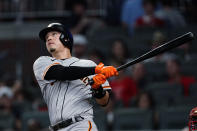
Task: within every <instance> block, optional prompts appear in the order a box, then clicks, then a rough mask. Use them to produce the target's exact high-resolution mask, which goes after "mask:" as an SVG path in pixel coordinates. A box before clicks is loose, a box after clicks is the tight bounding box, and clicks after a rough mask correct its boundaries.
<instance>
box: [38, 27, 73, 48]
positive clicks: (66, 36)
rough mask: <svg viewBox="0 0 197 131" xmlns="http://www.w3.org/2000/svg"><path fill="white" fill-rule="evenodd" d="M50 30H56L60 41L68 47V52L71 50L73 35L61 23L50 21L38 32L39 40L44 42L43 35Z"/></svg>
mask: <svg viewBox="0 0 197 131" xmlns="http://www.w3.org/2000/svg"><path fill="white" fill-rule="evenodd" d="M50 31H58V32H60V33H61V35H60V38H59V39H60V41H61V42H62V44H63V45H64V46H66V47H68V48H69V49H70V52H72V47H73V36H72V34H71V32H70V31H69V30H68V29H67V28H66V27H65V26H64V25H62V24H61V23H51V24H49V25H48V26H47V27H46V28H44V29H42V30H41V31H40V33H39V37H40V39H41V40H43V41H44V42H46V40H45V36H46V34H47V33H48V32H50Z"/></svg>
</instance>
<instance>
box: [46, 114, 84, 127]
mask: <svg viewBox="0 0 197 131" xmlns="http://www.w3.org/2000/svg"><path fill="white" fill-rule="evenodd" d="M73 119H74V120H73ZM73 119H72V118H70V119H67V120H65V121H62V122H60V123H58V124H56V125H54V126H50V128H51V129H53V131H57V130H59V129H62V128H65V127H67V126H69V125H71V124H73V123H75V122H79V121H82V120H83V119H84V118H83V117H81V116H75V117H73Z"/></svg>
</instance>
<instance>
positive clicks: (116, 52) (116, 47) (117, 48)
mask: <svg viewBox="0 0 197 131" xmlns="http://www.w3.org/2000/svg"><path fill="white" fill-rule="evenodd" d="M110 49H111V56H110V58H109V60H110V65H117V64H119V63H125V62H126V61H127V59H128V58H129V52H128V47H127V45H126V43H125V41H123V40H122V39H116V40H114V41H113V43H112V46H111V48H110Z"/></svg>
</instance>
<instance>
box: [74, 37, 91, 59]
mask: <svg viewBox="0 0 197 131" xmlns="http://www.w3.org/2000/svg"><path fill="white" fill-rule="evenodd" d="M73 40H74V42H73V56H75V57H77V58H80V59H81V58H87V44H88V40H87V39H86V37H85V36H84V35H80V34H76V35H73Z"/></svg>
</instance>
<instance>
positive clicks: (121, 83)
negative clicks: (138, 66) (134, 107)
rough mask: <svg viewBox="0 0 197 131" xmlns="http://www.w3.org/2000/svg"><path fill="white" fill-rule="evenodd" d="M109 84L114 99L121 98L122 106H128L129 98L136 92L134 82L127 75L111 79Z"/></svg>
mask: <svg viewBox="0 0 197 131" xmlns="http://www.w3.org/2000/svg"><path fill="white" fill-rule="evenodd" d="M110 85H111V87H112V91H113V93H114V96H115V98H116V100H122V101H123V103H124V106H128V104H129V100H130V99H131V98H132V97H133V96H135V95H136V94H137V87H136V84H135V82H134V81H133V80H132V79H131V78H129V77H126V76H124V77H122V78H120V79H116V80H112V81H111V82H110Z"/></svg>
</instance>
